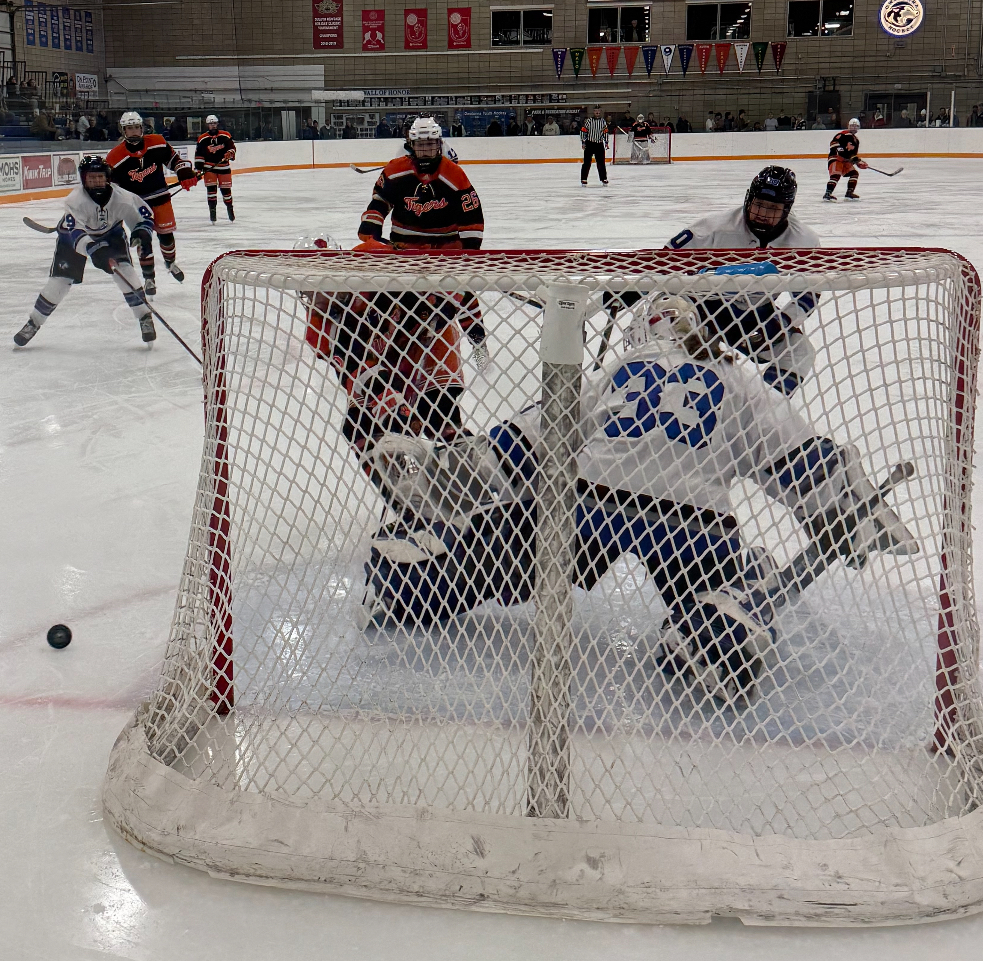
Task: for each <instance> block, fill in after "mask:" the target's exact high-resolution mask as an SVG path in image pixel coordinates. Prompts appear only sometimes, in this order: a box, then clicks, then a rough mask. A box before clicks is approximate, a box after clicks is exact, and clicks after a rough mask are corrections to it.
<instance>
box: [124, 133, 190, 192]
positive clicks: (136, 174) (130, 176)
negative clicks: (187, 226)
mask: <svg viewBox="0 0 983 961" xmlns="http://www.w3.org/2000/svg"><path fill="white" fill-rule="evenodd" d="M106 162H107V163H108V164H109V166H110V168H111V171H110V175H109V176H110V179H111V180H112V182H113V183H114V184H118V185H119V186H120V187H122V188H123V189H124V190H130V191H132V192H133V193H135V194H136V195H137V196H138V197H142V198H143V199H144V200H145V201H146V202H147V203H148V204H150V206H151V207H159V206H160V205H161V204H164V203H167V201H168V200H169V199H170V198H169V196H168V193H167V181H166V180H165V179H164V171H165V170H166V169H167V168H168V167H170V169H171V170H173V171H175V172H177V171H178V169H180V168H182V167H187V168H188V169H190V168H191V164H189V163H188V161H187V160H185V159H183V158H182V157H181V155H180V154H178V152H177V151H176V150H175V149H174V148H173V147H172V146H171V145H170V144H169V143H168V142H167V141H166V140H165V139H164V138H163V137H162V136H161V135H160V134H159V133H148V134H145V135H144V137H143V143H142V145H141V146H139V147H136V148H134V147H131V146H130V145H129V144H128V143H127V142H126V141H125V140H124V141H123V142H122V143H118V144H116V146H115V147H113V149H112V150H110V151H109V154H108V155H107V157H106Z"/></svg>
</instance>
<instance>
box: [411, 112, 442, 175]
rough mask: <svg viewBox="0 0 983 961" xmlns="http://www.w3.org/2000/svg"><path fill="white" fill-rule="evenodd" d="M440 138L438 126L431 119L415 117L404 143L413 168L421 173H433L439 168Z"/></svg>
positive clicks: (440, 156)
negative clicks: (407, 147)
mask: <svg viewBox="0 0 983 961" xmlns="http://www.w3.org/2000/svg"><path fill="white" fill-rule="evenodd" d="M442 137H443V134H442V133H441V130H440V124H439V123H437V121H436V120H434V119H433V117H417V118H416V120H414V121H413V123H412V125H411V126H410V129H409V131H408V133H407V134H406V142H407V145H408V146H409V149H410V156H411V157H412V158H413V166H414V167H416V169H417V170H419V171H420V172H421V173H433V172H434V171H435V170H436V169H437V168H438V167H439V166H440V161H441V159H442V155H441V151H442V149H443V143H442Z"/></svg>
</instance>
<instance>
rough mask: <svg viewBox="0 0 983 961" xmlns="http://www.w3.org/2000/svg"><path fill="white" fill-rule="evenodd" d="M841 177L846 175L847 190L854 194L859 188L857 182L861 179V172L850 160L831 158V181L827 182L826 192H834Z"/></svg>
mask: <svg viewBox="0 0 983 961" xmlns="http://www.w3.org/2000/svg"><path fill="white" fill-rule="evenodd" d="M840 177H846V178H847V182H846V192H847V193H848V194H852V193H853V192H854V191H855V190H856V189H857V182H858V181H859V180H860V172H859V171H858V170H857V168H856V167H855V166H854V165H853V163H852V162H851V161H849V160H831V161H830V162H829V182H828V183H827V184H826V193H828V194H832V192H833V191H834V190H835V189H836V185H837V184H838V183H839V182H840Z"/></svg>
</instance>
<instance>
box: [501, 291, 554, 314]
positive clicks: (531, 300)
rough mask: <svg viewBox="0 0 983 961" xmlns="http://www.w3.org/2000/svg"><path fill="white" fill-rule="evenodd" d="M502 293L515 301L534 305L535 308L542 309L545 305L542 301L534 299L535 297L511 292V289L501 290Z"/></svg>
mask: <svg viewBox="0 0 983 961" xmlns="http://www.w3.org/2000/svg"><path fill="white" fill-rule="evenodd" d="M503 293H504V294H505V296H506V297H511V298H512V299H513V300H514V301H515V302H516V303H519V304H526V305H528V306H529V307H535V308H536V310H542V309H543V307H545V306H546V305H545V304H544V303H543V302H542V301H540V300H536V298H535V297H526V296H525V294H513V293H512V291H511V290H506V291H503Z"/></svg>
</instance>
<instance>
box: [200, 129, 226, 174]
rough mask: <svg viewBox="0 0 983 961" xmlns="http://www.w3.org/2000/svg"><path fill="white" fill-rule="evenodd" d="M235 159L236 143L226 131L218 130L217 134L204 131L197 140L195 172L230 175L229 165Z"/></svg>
mask: <svg viewBox="0 0 983 961" xmlns="http://www.w3.org/2000/svg"><path fill="white" fill-rule="evenodd" d="M235 159H236V142H235V141H234V140H233V139H232V134H230V133H229V132H228V130H219V131H218V132H217V133H211V132H210V131H206V132H205V133H203V134H202V135H201V136H200V137H199V138H198V145H197V146H196V147H195V170H198V171H207V172H208V173H215V174H227V173H231V172H232V168H231V167H230V166H229V163H230V161H233V160H235Z"/></svg>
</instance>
